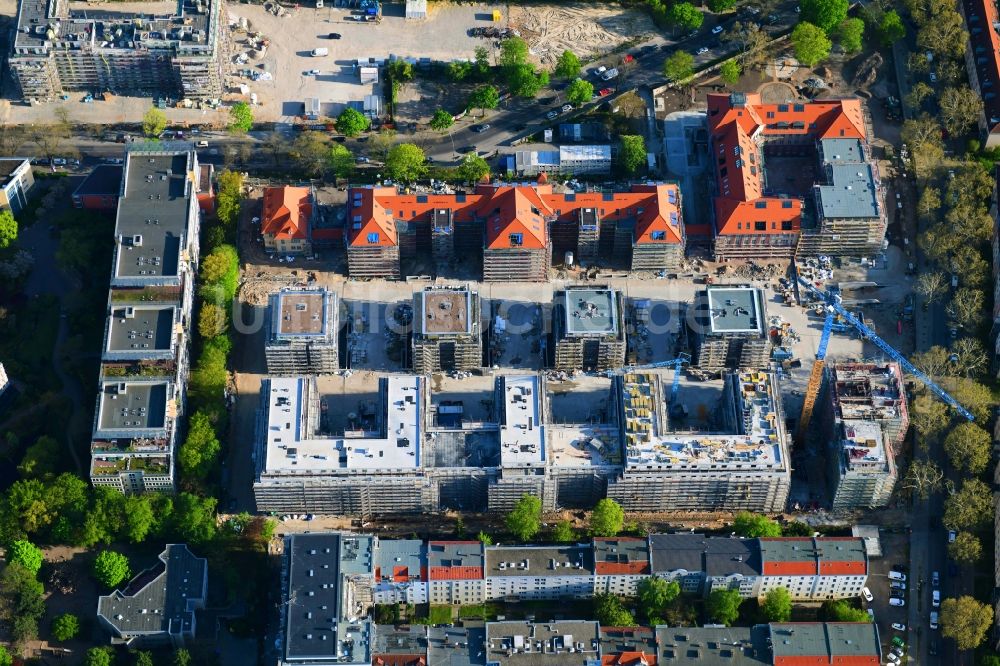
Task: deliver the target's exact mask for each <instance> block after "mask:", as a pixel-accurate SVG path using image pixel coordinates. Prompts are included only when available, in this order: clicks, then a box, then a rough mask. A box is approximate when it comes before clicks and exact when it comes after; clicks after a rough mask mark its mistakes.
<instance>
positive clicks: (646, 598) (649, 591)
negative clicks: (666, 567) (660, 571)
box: [636, 576, 681, 620]
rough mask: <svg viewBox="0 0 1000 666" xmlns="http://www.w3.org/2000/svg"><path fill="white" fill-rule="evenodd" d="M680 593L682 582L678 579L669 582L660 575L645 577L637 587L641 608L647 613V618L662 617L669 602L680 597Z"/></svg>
mask: <svg viewBox="0 0 1000 666" xmlns="http://www.w3.org/2000/svg"><path fill="white" fill-rule="evenodd" d="M680 594H681V585H680V583H678V582H677V581H676V580H672V581H669V582H668V581H667V580H666V579H664V578H660V577H659V576H649V577H648V578H643V579H642V580H641V581H639V585H638V586H637V587H636V597H637V598H638V600H639V608H641V609H642V611H643V613H645V614H646V619H647V620H652V619H654V618H658V617H662V616H663V611H664V610H665V609H666V607H667V604H669V603H670V602H671V601H673V600H674V599H676V598H677V597H679V596H680Z"/></svg>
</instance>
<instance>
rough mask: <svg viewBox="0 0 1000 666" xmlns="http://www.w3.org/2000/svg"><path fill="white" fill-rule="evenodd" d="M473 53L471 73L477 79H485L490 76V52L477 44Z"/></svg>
mask: <svg viewBox="0 0 1000 666" xmlns="http://www.w3.org/2000/svg"><path fill="white" fill-rule="evenodd" d="M474 53H475V59H474V60H475V67H474V68H473V72H472V73H473V74H474V75H475V78H476V80H477V81H487V80H489V79H490V78H492V77H491V76H490V75H491V71H492V67H491V66H490V52H489V50H488V49H487V48H486V47H485V46H477V47H476V48H475V50H474Z"/></svg>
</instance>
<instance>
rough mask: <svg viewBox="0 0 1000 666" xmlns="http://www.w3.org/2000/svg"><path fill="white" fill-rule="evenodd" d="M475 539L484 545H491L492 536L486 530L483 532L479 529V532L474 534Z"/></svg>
mask: <svg viewBox="0 0 1000 666" xmlns="http://www.w3.org/2000/svg"><path fill="white" fill-rule="evenodd" d="M476 541H478V542H479V543H481V544H483V545H484V546H492V545H493V537H491V536H490V535H489V534H487V533H486V532H483V531H482V530H480V531H479V534H477V535H476Z"/></svg>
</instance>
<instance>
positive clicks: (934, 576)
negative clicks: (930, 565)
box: [931, 571, 941, 587]
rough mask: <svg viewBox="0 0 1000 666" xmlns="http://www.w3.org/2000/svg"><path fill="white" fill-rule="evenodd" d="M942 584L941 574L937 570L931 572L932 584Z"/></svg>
mask: <svg viewBox="0 0 1000 666" xmlns="http://www.w3.org/2000/svg"><path fill="white" fill-rule="evenodd" d="M940 584H941V576H940V575H939V574H938V572H937V571H934V572H931V585H932V586H934V587H937V586H938V585H940Z"/></svg>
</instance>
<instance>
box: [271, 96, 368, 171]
mask: <svg viewBox="0 0 1000 666" xmlns="http://www.w3.org/2000/svg"><path fill="white" fill-rule="evenodd" d="M348 110H349V111H354V109H348ZM355 113H357V112H356V111H355ZM341 115H342V116H343V114H341ZM365 120H366V121H367V120H368V119H367V118H365ZM338 122H339V120H338ZM290 156H291V157H292V159H293V160H295V164H296V165H298V167H299V168H300V169H301V170H302V171H303V173H305V174H306V175H307V176H311V177H315V176H319V175H320V174H322V173H323V170H324V169H326V168H327V167H328V166H329V161H330V137H329V135H328V134H326V133H325V132H313V131H309V132H302V133H300V134H299V135H298V136H297V137H295V141H294V142H293V143H292V150H291V153H290Z"/></svg>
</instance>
